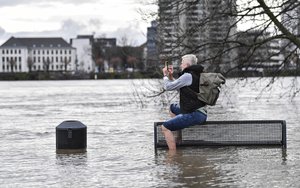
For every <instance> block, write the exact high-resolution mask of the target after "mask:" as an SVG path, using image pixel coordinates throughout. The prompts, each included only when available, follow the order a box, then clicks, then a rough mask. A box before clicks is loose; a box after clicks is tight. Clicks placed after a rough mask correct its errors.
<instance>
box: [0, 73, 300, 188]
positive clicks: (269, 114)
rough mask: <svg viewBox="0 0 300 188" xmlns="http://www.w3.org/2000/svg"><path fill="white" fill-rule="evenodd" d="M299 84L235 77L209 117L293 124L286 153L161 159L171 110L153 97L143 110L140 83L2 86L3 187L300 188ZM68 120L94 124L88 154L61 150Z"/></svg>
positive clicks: (215, 150) (209, 152)
mask: <svg viewBox="0 0 300 188" xmlns="http://www.w3.org/2000/svg"><path fill="white" fill-rule="evenodd" d="M293 79H294V78H283V79H279V80H278V81H277V82H275V83H274V84H271V86H273V87H265V85H267V84H268V81H267V80H257V79H256V78H252V79H248V80H241V81H238V80H237V79H231V80H228V82H227V84H226V87H224V88H223V90H222V93H221V96H220V99H219V101H218V104H217V105H216V106H214V107H210V108H209V118H208V120H252V119H256V120H257V119H259V120H260V119H264V120H269V119H277V120H286V122H287V150H283V149H282V148H280V147H211V148H209V147H203V148H180V149H178V151H177V152H176V153H170V152H168V151H167V150H165V149H160V150H159V151H158V152H157V154H155V152H154V146H153V122H155V121H162V120H165V119H167V118H168V113H167V108H166V107H164V106H162V105H159V104H157V103H151V102H149V101H151V100H149V98H148V99H145V100H148V102H147V105H143V107H141V105H139V103H135V102H134V101H133V98H134V97H133V94H132V93H133V90H134V89H133V82H135V84H134V85H135V86H138V85H139V81H133V80H83V81H19V82H17V81H3V82H0V144H1V145H0V146H1V147H0V187H14V188H15V187H22V188H23V187H139V188H140V187H299V186H300V123H299V122H300V115H299V114H300V109H299V108H300V99H299V96H296V97H291V96H289V95H290V94H293V91H295V90H293V89H295V88H296V89H297V87H298V89H299V84H298V82H299V81H300V80H299V78H298V79H296V80H293ZM141 83H144V82H141ZM289 86H291V87H289ZM292 86H293V87H292ZM263 88H265V89H264V90H263ZM261 91H263V93H260V92H261ZM140 96H141V95H140ZM140 99H141V98H140ZM153 101H159V100H154V99H153ZM65 120H78V121H81V122H82V123H83V124H85V125H86V126H87V152H86V153H84V154H69V155H67V154H56V140H55V139H56V138H55V128H56V126H58V125H59V124H60V123H61V122H63V121H65Z"/></svg>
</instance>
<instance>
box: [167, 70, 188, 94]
mask: <svg viewBox="0 0 300 188" xmlns="http://www.w3.org/2000/svg"><path fill="white" fill-rule="evenodd" d="M192 81H193V78H192V75H191V74H190V73H184V74H183V75H181V76H180V77H179V78H178V79H177V80H170V79H169V78H168V76H164V89H165V90H167V91H172V90H178V89H180V88H182V87H184V86H189V85H191V84H192Z"/></svg>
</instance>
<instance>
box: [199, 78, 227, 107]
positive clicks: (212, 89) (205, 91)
mask: <svg viewBox="0 0 300 188" xmlns="http://www.w3.org/2000/svg"><path fill="white" fill-rule="evenodd" d="M221 84H225V77H224V76H223V75H222V74H221V73H201V74H200V81H199V93H197V97H198V99H199V100H201V101H203V102H205V103H206V104H208V105H211V106H213V105H215V104H216V102H217V100H218V98H219V93H220V87H221Z"/></svg>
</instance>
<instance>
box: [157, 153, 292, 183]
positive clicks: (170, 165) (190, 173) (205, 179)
mask: <svg viewBox="0 0 300 188" xmlns="http://www.w3.org/2000/svg"><path fill="white" fill-rule="evenodd" d="M260 156H264V158H261V157H260ZM286 156H287V155H286V150H285V149H282V148H278V147H213V148H199V147H198V148H193V147H187V148H180V149H179V150H177V151H176V152H172V151H171V152H170V151H168V150H164V149H159V150H158V151H157V156H156V163H157V165H159V166H160V169H163V170H162V171H161V172H160V173H158V176H160V178H161V179H163V180H165V181H167V182H169V183H170V185H171V187H210V186H220V187H232V186H233V185H235V186H238V187H240V186H242V187H243V186H247V185H249V180H252V181H253V182H252V183H251V182H250V184H252V185H253V186H254V185H257V182H260V183H261V181H256V180H257V178H259V177H260V176H262V175H264V174H265V173H264V171H265V170H266V169H269V170H270V171H280V170H281V169H280V168H274V167H273V166H274V165H275V166H278V165H286V160H287V159H286ZM259 158H260V160H258V159H259ZM278 173H279V172H278ZM281 173H284V172H281ZM271 178H272V177H271ZM258 185H259V183H258Z"/></svg>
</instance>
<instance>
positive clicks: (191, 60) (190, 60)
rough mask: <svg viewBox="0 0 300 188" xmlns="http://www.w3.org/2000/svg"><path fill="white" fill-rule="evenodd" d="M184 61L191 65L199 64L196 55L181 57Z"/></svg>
mask: <svg viewBox="0 0 300 188" xmlns="http://www.w3.org/2000/svg"><path fill="white" fill-rule="evenodd" d="M181 59H182V60H187V63H188V64H189V65H196V64H197V62H198V58H197V57H196V56H195V55H194V54H186V55H184V56H182V57H181Z"/></svg>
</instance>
